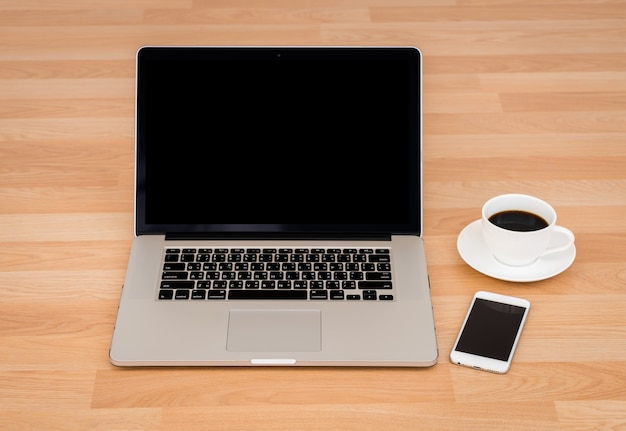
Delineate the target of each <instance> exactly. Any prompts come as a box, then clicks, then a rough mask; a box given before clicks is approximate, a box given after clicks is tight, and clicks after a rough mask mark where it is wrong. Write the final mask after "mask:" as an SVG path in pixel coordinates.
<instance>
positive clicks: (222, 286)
mask: <svg viewBox="0 0 626 431" xmlns="http://www.w3.org/2000/svg"><path fill="white" fill-rule="evenodd" d="M227 284H228V281H224V280H217V281H214V282H213V289H226V286H227Z"/></svg>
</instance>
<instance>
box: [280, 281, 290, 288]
mask: <svg viewBox="0 0 626 431" xmlns="http://www.w3.org/2000/svg"><path fill="white" fill-rule="evenodd" d="M278 288H279V289H291V281H288V280H280V281H279V282H278Z"/></svg>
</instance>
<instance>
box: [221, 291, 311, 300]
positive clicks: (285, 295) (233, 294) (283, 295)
mask: <svg viewBox="0 0 626 431" xmlns="http://www.w3.org/2000/svg"><path fill="white" fill-rule="evenodd" d="M306 298H307V291H306V290H230V291H228V299H306Z"/></svg>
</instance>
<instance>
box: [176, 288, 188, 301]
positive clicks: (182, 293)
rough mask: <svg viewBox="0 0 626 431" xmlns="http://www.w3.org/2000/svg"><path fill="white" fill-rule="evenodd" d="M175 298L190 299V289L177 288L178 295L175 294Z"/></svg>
mask: <svg viewBox="0 0 626 431" xmlns="http://www.w3.org/2000/svg"><path fill="white" fill-rule="evenodd" d="M174 299H189V290H187V289H179V290H177V291H176V295H174Z"/></svg>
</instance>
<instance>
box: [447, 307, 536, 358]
mask: <svg viewBox="0 0 626 431" xmlns="http://www.w3.org/2000/svg"><path fill="white" fill-rule="evenodd" d="M525 311H526V308H524V307H520V306H517V305H511V304H503V303H501V302H495V301H490V300H487V299H482V298H476V300H475V301H474V305H473V306H472V309H471V311H470V313H469V316H468V318H467V322H466V323H465V326H464V328H463V332H461V336H460V338H459V341H458V343H457V346H456V349H455V350H457V351H459V352H464V353H470V354H473V355H478V356H484V357H487V358H492V359H497V360H500V361H508V359H509V356H510V355H511V350H512V349H513V346H514V344H515V338H516V336H517V333H518V331H519V328H520V325H521V324H522V320H523V318H524V312H525Z"/></svg>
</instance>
